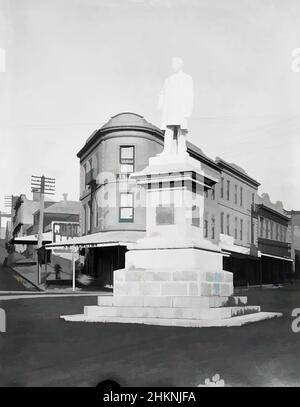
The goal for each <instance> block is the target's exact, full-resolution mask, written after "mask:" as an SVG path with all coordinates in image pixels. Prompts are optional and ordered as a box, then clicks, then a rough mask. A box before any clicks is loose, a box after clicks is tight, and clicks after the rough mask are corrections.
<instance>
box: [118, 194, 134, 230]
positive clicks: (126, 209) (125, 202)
mask: <svg viewBox="0 0 300 407" xmlns="http://www.w3.org/2000/svg"><path fill="white" fill-rule="evenodd" d="M133 217H134V208H133V194H132V193H130V192H124V193H123V192H122V193H121V194H120V212H119V222H123V223H132V222H133Z"/></svg>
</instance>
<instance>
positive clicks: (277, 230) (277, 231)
mask: <svg viewBox="0 0 300 407" xmlns="http://www.w3.org/2000/svg"><path fill="white" fill-rule="evenodd" d="M275 239H276V240H279V225H278V223H276V237H275Z"/></svg>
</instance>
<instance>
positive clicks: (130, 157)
mask: <svg viewBox="0 0 300 407" xmlns="http://www.w3.org/2000/svg"><path fill="white" fill-rule="evenodd" d="M120 172H121V173H122V174H124V173H125V174H130V173H132V172H134V146H120Z"/></svg>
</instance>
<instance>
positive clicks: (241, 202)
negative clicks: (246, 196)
mask: <svg viewBox="0 0 300 407" xmlns="http://www.w3.org/2000/svg"><path fill="white" fill-rule="evenodd" d="M240 206H243V187H240Z"/></svg>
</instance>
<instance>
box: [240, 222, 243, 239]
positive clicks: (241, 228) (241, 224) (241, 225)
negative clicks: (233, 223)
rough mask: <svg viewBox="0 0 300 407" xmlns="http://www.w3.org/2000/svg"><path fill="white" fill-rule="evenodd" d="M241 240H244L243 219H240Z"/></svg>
mask: <svg viewBox="0 0 300 407" xmlns="http://www.w3.org/2000/svg"><path fill="white" fill-rule="evenodd" d="M240 240H243V219H240Z"/></svg>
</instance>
